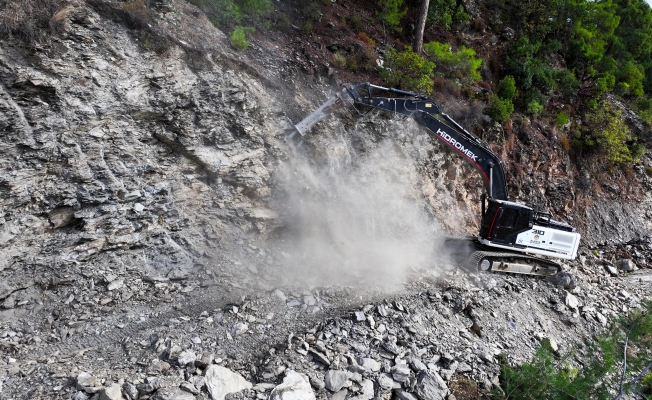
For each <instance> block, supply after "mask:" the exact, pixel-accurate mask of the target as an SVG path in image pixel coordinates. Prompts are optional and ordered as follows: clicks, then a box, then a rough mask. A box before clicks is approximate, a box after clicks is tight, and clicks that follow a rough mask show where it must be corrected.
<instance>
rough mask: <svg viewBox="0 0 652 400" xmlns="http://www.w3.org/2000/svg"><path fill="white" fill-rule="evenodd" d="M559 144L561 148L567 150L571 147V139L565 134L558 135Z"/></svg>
mask: <svg viewBox="0 0 652 400" xmlns="http://www.w3.org/2000/svg"><path fill="white" fill-rule="evenodd" d="M559 144H561V148H562V149H564V151H569V150H570V149H571V141H570V139H568V136H566V135H562V136H560V137H559Z"/></svg>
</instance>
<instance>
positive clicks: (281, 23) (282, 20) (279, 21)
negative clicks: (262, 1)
mask: <svg viewBox="0 0 652 400" xmlns="http://www.w3.org/2000/svg"><path fill="white" fill-rule="evenodd" d="M291 25H292V24H290V18H289V17H288V16H287V14H285V13H279V14H278V16H277V17H276V22H275V23H274V27H275V28H276V29H278V30H279V31H284V32H285V31H287V30H288V29H289V28H290V26H291Z"/></svg>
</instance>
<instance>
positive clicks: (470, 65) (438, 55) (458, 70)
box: [423, 42, 482, 82]
mask: <svg viewBox="0 0 652 400" xmlns="http://www.w3.org/2000/svg"><path fill="white" fill-rule="evenodd" d="M423 49H424V51H425V52H426V54H428V56H429V58H430V59H431V60H432V61H433V62H435V64H437V66H438V67H437V68H438V69H440V70H441V71H442V72H443V73H445V74H447V75H449V76H451V75H453V76H455V77H458V78H468V79H470V80H471V81H474V82H477V81H480V80H481V79H482V77H481V76H480V71H479V70H480V66H481V65H482V60H481V59H479V58H476V57H475V50H473V49H469V48H466V47H464V46H462V47H460V49H459V50H458V51H452V50H451V47H450V45H449V44H446V43H439V42H430V43H426V44H424V45H423Z"/></svg>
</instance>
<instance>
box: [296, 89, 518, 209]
mask: <svg viewBox="0 0 652 400" xmlns="http://www.w3.org/2000/svg"><path fill="white" fill-rule="evenodd" d="M383 92H384V93H387V94H390V95H393V97H384V96H379V95H377V94H376V93H383ZM347 103H349V104H351V105H353V106H355V107H356V108H357V107H372V108H375V109H379V110H383V111H389V112H393V113H395V114H402V115H405V116H408V117H412V118H413V119H414V120H415V121H416V122H417V123H418V124H419V125H420V126H422V127H423V128H425V130H426V132H428V134H429V135H430V136H432V137H435V138H437V139H439V140H441V141H442V142H443V143H445V144H446V145H447V146H448V147H450V148H451V149H452V150H453V151H455V152H456V153H458V154H459V155H460V156H462V158H463V159H464V160H466V161H467V162H468V163H469V164H471V165H472V166H473V167H474V168H475V169H477V170H478V171H479V172H480V175H481V177H482V180H483V183H484V186H485V190H486V191H487V193H488V194H489V198H490V199H496V200H509V196H508V194H507V185H506V180H505V171H504V169H503V166H502V164H501V162H500V160H499V159H498V157H497V156H496V155H495V154H494V153H493V152H492V151H491V150H490V149H489V148H488V146H487V145H486V144H485V143H483V142H482V141H481V140H480V139H478V138H477V137H475V136H474V135H473V134H471V133H469V132H468V131H466V130H465V129H464V128H462V127H461V126H460V125H459V124H458V123H457V122H455V121H454V120H453V119H452V118H451V117H449V116H448V115H446V114H444V113H443V112H441V110H440V108H439V106H437V104H436V103H435V102H434V101H433V100H432V99H431V98H430V97H428V96H424V95H420V94H416V93H411V92H407V91H403V90H398V89H391V88H385V87H382V86H376V85H372V84H370V83H363V84H360V85H355V86H349V87H347V88H345V89H344V90H342V91H341V92H340V93H339V94H338V95H336V96H334V97H332V98H331V99H329V100H328V101H327V102H326V103H324V104H323V105H322V106H321V107H319V108H318V109H317V110H315V111H314V112H313V113H312V114H310V115H309V116H307V117H306V118H304V119H303V120H302V121H301V122H299V123H298V124H296V125H295V128H296V131H297V132H298V133H299V134H301V135H302V136H303V135H304V134H305V133H306V132H307V131H308V130H309V129H310V128H311V127H312V126H313V125H315V124H316V123H317V122H319V121H321V120H322V119H324V118H325V117H326V116H328V115H330V114H332V113H333V112H335V111H337V110H339V109H340V108H342V107H343V106H345V105H346V104H347Z"/></svg>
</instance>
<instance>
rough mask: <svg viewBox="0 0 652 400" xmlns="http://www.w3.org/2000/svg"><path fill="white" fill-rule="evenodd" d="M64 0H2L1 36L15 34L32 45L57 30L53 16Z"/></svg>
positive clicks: (0, 4)
mask: <svg viewBox="0 0 652 400" xmlns="http://www.w3.org/2000/svg"><path fill="white" fill-rule="evenodd" d="M66 3H67V2H66V1H64V0H30V1H21V0H0V37H10V36H14V37H17V38H19V39H20V40H22V41H23V42H24V43H25V44H28V45H31V44H34V43H35V42H37V41H39V40H42V39H44V38H45V37H47V36H48V34H50V33H51V32H52V31H54V30H56V19H54V18H53V16H54V15H55V14H56V13H57V11H59V10H61V9H62V8H63V7H64V6H65V5H66Z"/></svg>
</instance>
